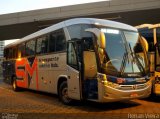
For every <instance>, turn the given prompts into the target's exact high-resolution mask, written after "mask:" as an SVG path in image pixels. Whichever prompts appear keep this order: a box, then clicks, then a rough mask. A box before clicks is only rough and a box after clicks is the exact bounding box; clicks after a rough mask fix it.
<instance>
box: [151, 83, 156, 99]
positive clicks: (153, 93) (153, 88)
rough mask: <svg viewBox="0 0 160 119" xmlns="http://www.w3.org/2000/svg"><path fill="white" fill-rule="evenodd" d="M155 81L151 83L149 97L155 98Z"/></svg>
mask: <svg viewBox="0 0 160 119" xmlns="http://www.w3.org/2000/svg"><path fill="white" fill-rule="evenodd" d="M155 96H156V94H155V80H153V81H152V89H151V97H155Z"/></svg>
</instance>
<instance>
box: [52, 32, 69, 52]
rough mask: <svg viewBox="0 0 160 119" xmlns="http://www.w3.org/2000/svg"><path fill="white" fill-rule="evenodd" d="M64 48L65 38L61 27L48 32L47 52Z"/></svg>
mask: <svg viewBox="0 0 160 119" xmlns="http://www.w3.org/2000/svg"><path fill="white" fill-rule="evenodd" d="M65 49H66V39H65V35H64V31H63V29H59V30H56V31H54V32H52V33H50V38H49V52H57V51H64V50H65Z"/></svg>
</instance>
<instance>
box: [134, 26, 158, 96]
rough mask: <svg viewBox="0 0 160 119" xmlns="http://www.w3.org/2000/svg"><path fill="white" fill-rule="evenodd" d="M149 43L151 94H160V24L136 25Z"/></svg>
mask: <svg viewBox="0 0 160 119" xmlns="http://www.w3.org/2000/svg"><path fill="white" fill-rule="evenodd" d="M136 27H137V28H138V30H139V32H140V34H141V35H142V36H143V37H144V38H145V39H146V40H147V42H148V45H149V50H148V59H149V62H150V75H151V80H152V84H153V85H152V92H151V93H152V95H159V94H160V24H142V25H139V26H136Z"/></svg>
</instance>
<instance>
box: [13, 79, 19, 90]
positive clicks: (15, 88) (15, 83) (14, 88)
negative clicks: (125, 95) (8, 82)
mask: <svg viewBox="0 0 160 119" xmlns="http://www.w3.org/2000/svg"><path fill="white" fill-rule="evenodd" d="M12 88H13V90H14V91H19V88H18V87H17V82H16V78H15V77H14V78H13V81H12Z"/></svg>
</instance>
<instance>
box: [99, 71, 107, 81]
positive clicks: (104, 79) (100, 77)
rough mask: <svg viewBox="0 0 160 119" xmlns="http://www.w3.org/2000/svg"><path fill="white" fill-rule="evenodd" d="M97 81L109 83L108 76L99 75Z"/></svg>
mask: <svg viewBox="0 0 160 119" xmlns="http://www.w3.org/2000/svg"><path fill="white" fill-rule="evenodd" d="M97 79H98V80H100V81H102V82H104V81H107V76H106V75H105V74H102V73H97Z"/></svg>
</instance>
